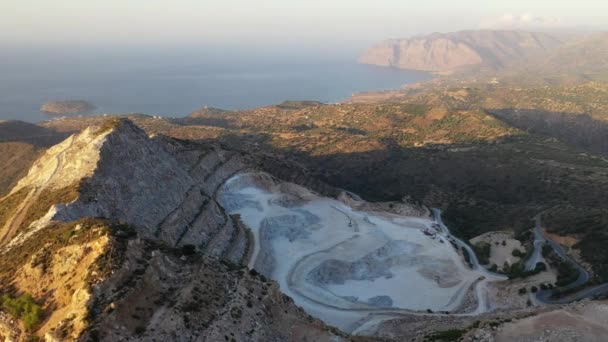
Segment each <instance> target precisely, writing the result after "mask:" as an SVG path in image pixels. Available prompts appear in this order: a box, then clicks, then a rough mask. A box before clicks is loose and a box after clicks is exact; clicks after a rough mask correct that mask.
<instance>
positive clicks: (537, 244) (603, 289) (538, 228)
mask: <svg viewBox="0 0 608 342" xmlns="http://www.w3.org/2000/svg"><path fill="white" fill-rule="evenodd" d="M535 222H536V224H535V226H534V252H533V253H532V256H530V259H528V261H527V262H526V270H528V271H531V270H534V268H535V267H536V263H537V262H539V261H541V260H542V247H543V245H544V244H545V243H546V244H548V245H549V246H551V248H553V251H555V253H556V254H557V255H558V256H559V257H560V258H561V259H562V260H564V261H565V262H567V263H569V264H570V265H572V266H573V267H574V268H576V270H577V271H578V272H579V275H578V278H577V279H576V280H575V281H574V282H572V283H570V284H568V285H566V286H563V287H561V288H559V290H560V291H567V290H571V289H574V288H578V287H581V286H584V285H585V284H586V283H587V282H589V279H590V277H589V272H587V270H586V269H585V268H584V267H582V266H581V265H580V264H579V263H578V262H577V261H576V260H574V259H573V258H572V257H570V256H569V255H568V253H566V251H565V249H564V247H562V246H561V245H560V244H558V243H557V242H555V241H553V240H551V239H549V238H547V237H546V236H545V234H544V233H543V230H542V224H541V215H540V214H539V215H537V216H536V217H535ZM556 293H557V291H556V290H554V289H548V290H540V291H538V292H537V293H536V296H535V300H536V301H537V302H538V303H541V304H568V303H572V302H576V301H579V300H582V299H585V298H590V297H594V296H597V295H601V294H605V293H608V283H605V284H600V285H597V286H594V287H590V288H585V289H582V290H580V291H578V292H574V293H572V294H570V295H566V296H564V297H562V298H559V299H553V298H551V297H552V296H554V295H555V294H556Z"/></svg>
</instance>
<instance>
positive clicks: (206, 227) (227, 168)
mask: <svg viewBox="0 0 608 342" xmlns="http://www.w3.org/2000/svg"><path fill="white" fill-rule="evenodd" d="M245 168H246V165H245V164H244V162H243V160H242V159H241V157H240V155H238V154H235V153H231V152H226V151H223V150H221V149H219V148H212V149H207V150H205V149H203V148H201V147H200V146H199V147H198V148H195V149H191V148H188V147H186V146H181V145H179V144H178V143H175V142H173V141H167V140H164V139H162V138H155V139H152V138H150V137H148V136H147V134H146V133H145V132H144V131H143V130H141V129H140V128H138V127H137V126H135V125H134V124H133V123H131V122H130V121H123V122H121V123H120V124H119V125H118V126H117V127H116V128H113V129H111V130H108V131H106V132H104V133H102V134H97V133H96V132H95V130H94V129H87V130H85V131H83V132H82V133H80V134H76V135H73V136H71V137H69V138H68V139H67V140H65V141H64V142H62V143H60V144H59V145H57V146H55V147H53V148H51V149H49V150H48V151H47V153H46V154H45V155H44V156H43V157H41V158H40V160H38V161H37V162H36V163H35V164H34V166H33V168H32V169H31V170H30V172H29V173H28V175H27V176H26V177H25V178H24V179H22V180H21V181H20V182H19V184H18V185H17V187H15V189H13V192H14V191H17V190H19V189H21V188H24V187H34V188H36V189H39V190H42V189H45V188H55V189H59V188H63V187H66V186H74V185H75V184H80V185H81V186H80V196H79V198H78V199H77V200H76V201H74V202H73V203H68V204H66V205H56V206H54V207H53V208H51V210H50V211H49V214H47V215H46V216H45V217H44V218H43V219H42V220H40V222H36V223H34V226H35V227H36V228H37V229H40V228H42V227H44V226H46V224H47V223H48V222H49V221H52V220H59V221H71V220H75V219H78V218H82V217H104V218H108V219H111V220H115V221H119V222H122V223H127V224H130V225H133V226H135V227H136V228H138V231H139V233H140V234H141V235H142V236H144V237H156V238H160V239H162V240H164V241H165V242H167V243H169V244H170V245H174V246H178V245H183V244H185V243H187V244H193V245H195V246H196V247H198V248H199V249H200V250H205V249H206V247H207V244H210V243H211V242H212V241H213V239H214V237H215V235H217V234H218V233H219V232H220V231H219V230H220V229H219V228H222V227H225V226H226V225H228V224H229V225H230V226H229V227H227V228H229V229H232V231H234V232H236V230H235V229H234V227H232V226H231V225H232V224H233V222H232V220H231V218H230V217H229V216H228V215H227V214H226V213H224V212H223V209H222V208H220V207H219V206H218V205H217V204H216V203H215V200H214V194H215V192H216V191H217V189H218V187H219V186H220V185H221V184H223V182H224V181H225V180H226V179H228V178H230V177H231V176H233V175H234V174H235V173H237V172H239V171H240V170H243V169H245ZM228 222H229V223H228ZM30 233H31V232H30ZM23 238H24V236H17V237H16V239H15V242H18V241H22V240H23ZM232 240H233V236H232V235H230V236H228V242H229V243H228V242H227V243H224V244H219V247H217V248H216V250H215V252H214V253H215V255H216V256H218V257H221V256H222V255H223V253H225V252H226V253H227V250H224V249H229V248H230V247H231V244H232V243H235V241H232ZM216 244H217V243H216Z"/></svg>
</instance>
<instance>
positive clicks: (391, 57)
mask: <svg viewBox="0 0 608 342" xmlns="http://www.w3.org/2000/svg"><path fill="white" fill-rule="evenodd" d="M562 44H563V43H562V42H561V41H560V40H559V39H557V38H555V37H553V36H550V35H548V34H544V33H532V32H521V31H490V30H482V31H460V32H453V33H444V34H443V33H433V34H431V35H428V36H419V37H414V38H409V39H394V40H387V41H385V42H382V43H380V44H378V45H376V46H375V47H372V48H371V49H369V50H367V51H366V52H365V53H364V54H363V55H362V56H361V57H360V58H359V62H361V63H364V64H374V65H380V66H387V67H394V68H399V69H415V70H427V71H450V70H456V69H461V68H465V67H472V66H484V67H490V68H494V69H498V68H502V67H504V66H505V65H507V64H509V63H512V62H513V61H515V60H521V59H528V58H531V57H533V56H535V55H538V54H544V53H547V52H550V51H553V50H555V49H556V48H558V47H559V46H561V45H562Z"/></svg>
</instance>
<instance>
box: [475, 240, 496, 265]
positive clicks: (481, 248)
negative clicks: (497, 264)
mask: <svg viewBox="0 0 608 342" xmlns="http://www.w3.org/2000/svg"><path fill="white" fill-rule="evenodd" d="M491 249H492V246H491V245H490V244H489V243H487V242H483V241H482V242H478V243H476V244H474V245H473V250H474V251H475V254H477V258H478V259H479V262H480V263H481V264H483V265H487V264H488V263H489V262H490V250H491Z"/></svg>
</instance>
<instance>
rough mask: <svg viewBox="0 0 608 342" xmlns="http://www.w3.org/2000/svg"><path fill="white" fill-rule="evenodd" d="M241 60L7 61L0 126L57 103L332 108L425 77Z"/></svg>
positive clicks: (148, 110) (338, 65) (349, 65)
mask: <svg viewBox="0 0 608 342" xmlns="http://www.w3.org/2000/svg"><path fill="white" fill-rule="evenodd" d="M245 60H246V59H245V58H243V61H245ZM353 60H354V58H353ZM243 61H239V60H238V59H232V60H230V61H228V60H226V61H223V60H222V59H221V58H215V59H213V60H207V61H202V60H201V61H199V60H195V61H192V60H189V61H184V60H179V59H178V60H172V59H169V60H163V59H162V58H160V59H157V60H155V61H153V62H150V61H148V60H140V59H138V58H131V59H129V60H127V61H125V60H121V59H111V58H105V57H103V56H100V57H99V59H96V58H86V59H79V58H72V59H69V58H65V59H63V58H59V57H57V56H55V57H52V58H51V57H49V58H48V59H46V58H45V56H30V58H9V59H7V60H3V61H2V63H1V65H0V74H1V75H2V76H1V78H0V119H18V120H24V121H30V122H37V121H40V120H45V119H48V118H49V117H48V116H46V115H45V114H42V113H40V112H39V108H40V106H41V105H42V104H43V103H44V102H47V101H57V100H85V101H89V102H91V103H92V104H94V105H95V106H96V107H97V110H96V111H95V114H100V113H145V114H150V115H163V116H173V117H179V116H185V115H188V114H189V113H191V112H192V111H194V110H196V109H199V108H201V107H204V106H209V107H217V108H222V109H246V108H254V107H259V106H265V105H271V104H276V103H279V102H282V101H285V100H315V101H321V102H326V103H332V102H337V101H340V100H343V99H345V98H347V97H349V96H350V95H351V94H353V93H356V92H361V91H369V90H383V89H395V88H399V87H401V86H403V85H405V84H410V83H415V82H419V81H423V80H427V79H429V77H430V76H429V75H428V74H426V73H423V72H416V71H403V70H394V69H388V68H381V67H374V66H368V65H359V64H357V63H355V62H353V61H351V60H344V61H337V60H333V61H322V60H299V61H291V60H283V59H277V60H274V61H273V60H268V59H264V60H261V61H258V62H255V61H250V60H248V61H247V62H243Z"/></svg>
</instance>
